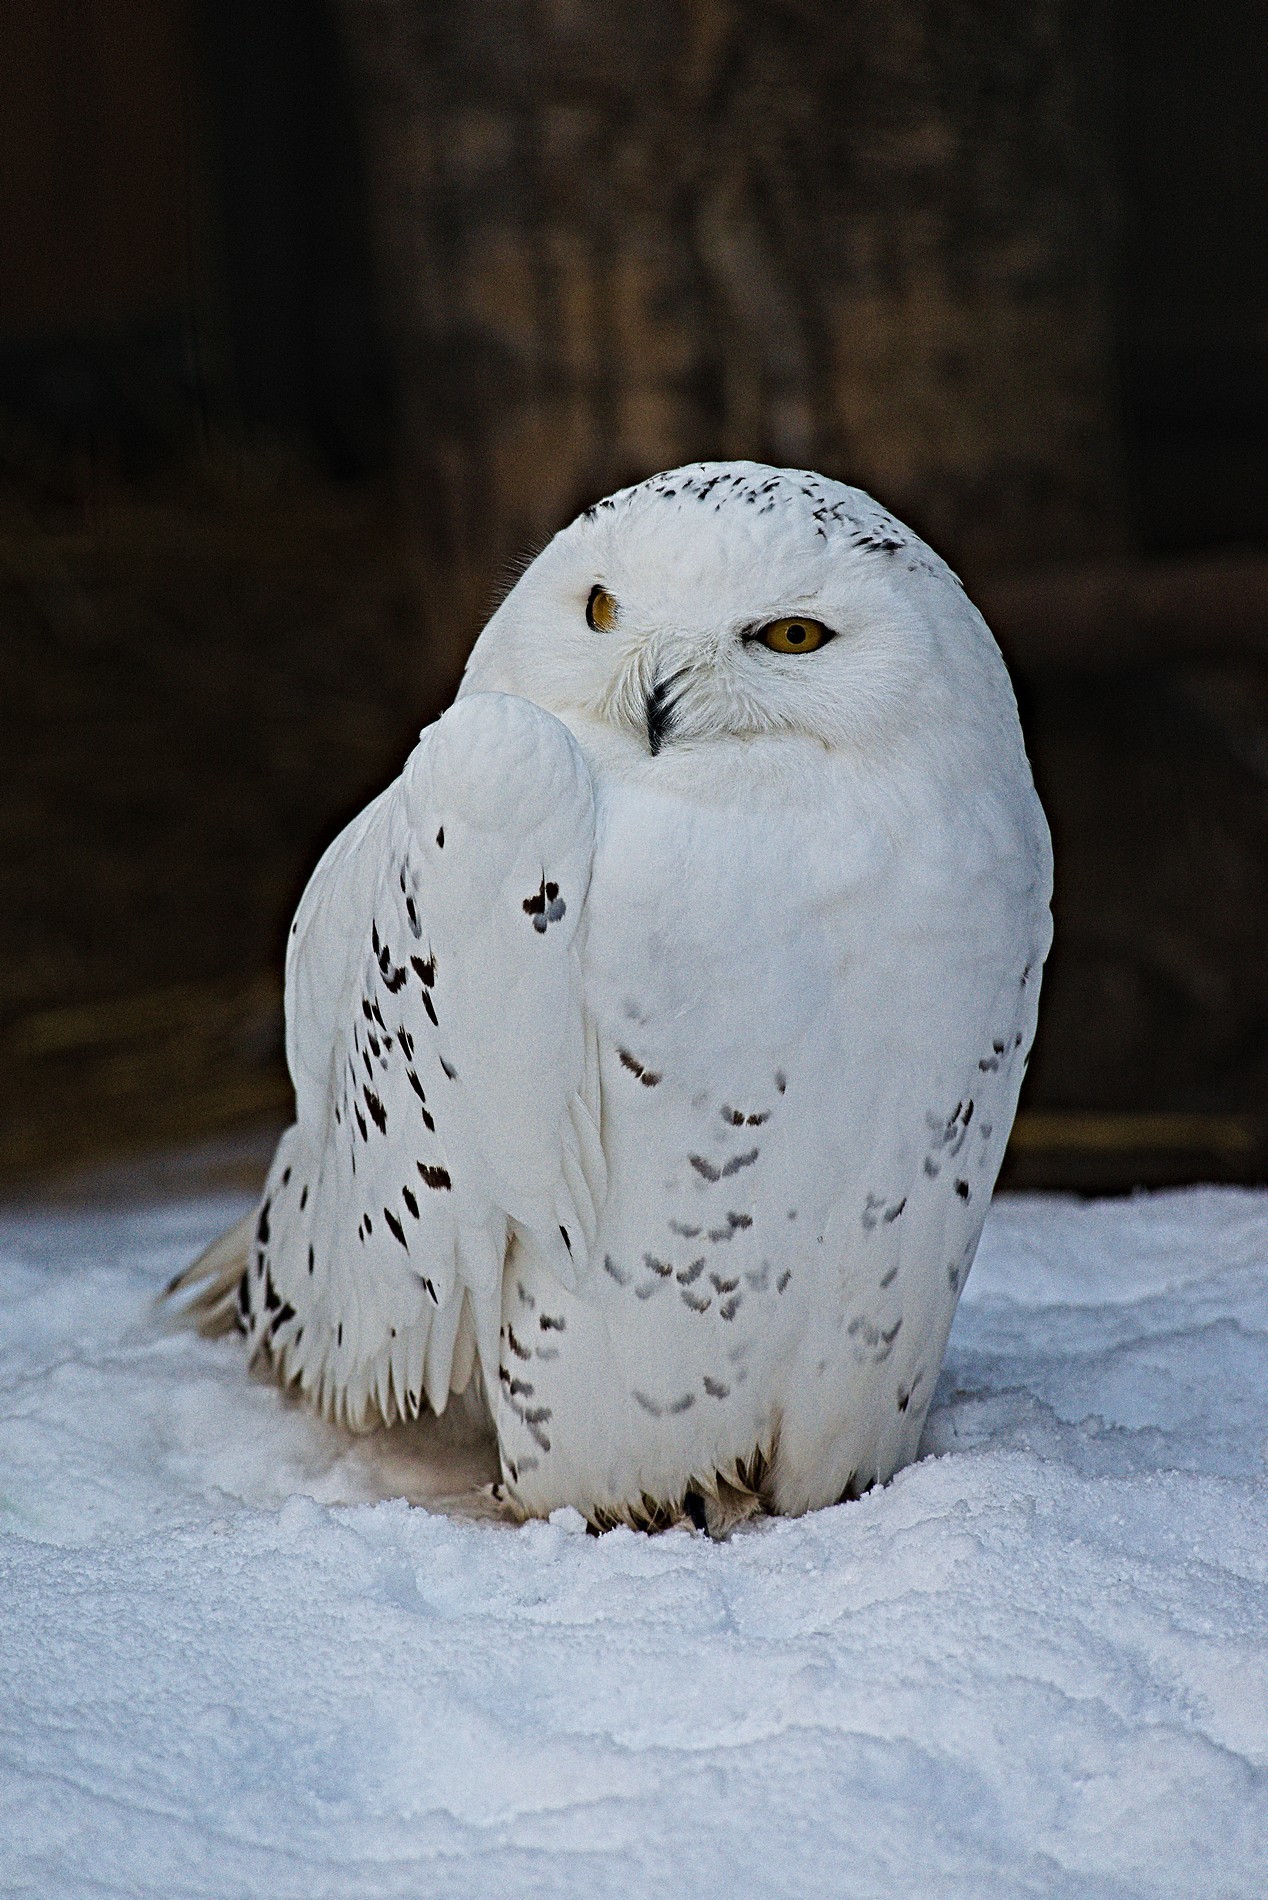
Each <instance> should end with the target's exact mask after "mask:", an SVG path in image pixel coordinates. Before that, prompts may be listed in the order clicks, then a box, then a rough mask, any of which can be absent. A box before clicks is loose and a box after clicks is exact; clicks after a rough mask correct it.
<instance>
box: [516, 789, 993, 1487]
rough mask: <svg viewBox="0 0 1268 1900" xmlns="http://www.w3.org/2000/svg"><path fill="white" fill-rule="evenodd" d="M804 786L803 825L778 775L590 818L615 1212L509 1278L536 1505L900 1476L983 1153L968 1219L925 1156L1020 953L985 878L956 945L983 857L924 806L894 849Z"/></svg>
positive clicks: (594, 991) (595, 1032) (971, 1234)
mask: <svg viewBox="0 0 1268 1900" xmlns="http://www.w3.org/2000/svg"><path fill="white" fill-rule="evenodd" d="M811 763H812V764H813V761H812V762H811ZM814 791H815V794H816V795H815V796H814V798H813V799H812V800H811V801H810V809H812V810H814V811H815V812H817V813H818V814H819V816H818V818H817V819H816V820H814V821H812V820H811V819H809V818H808V817H807V816H806V815H805V809H804V808H803V807H802V806H801V805H799V803H798V801H797V799H796V798H795V797H794V798H790V797H789V796H788V792H787V788H786V786H784V785H782V784H778V783H777V784H776V785H775V786H774V787H773V788H772V787H770V786H769V785H761V786H758V787H755V788H754V789H753V792H752V795H750V796H749V797H747V798H739V799H737V798H736V797H735V796H734V787H733V786H732V787H731V788H730V791H729V795H728V796H727V797H726V799H725V800H719V801H718V802H716V803H713V802H710V801H708V800H701V799H700V798H699V797H698V796H694V797H679V796H676V795H675V793H674V791H673V789H672V787H670V788H666V786H665V785H664V783H663V782H653V783H651V784H649V783H648V782H647V781H646V780H643V781H641V782H637V783H634V784H617V785H615V786H612V785H609V786H608V787H607V788H606V789H605V790H604V792H603V794H602V796H601V799H600V806H599V812H600V817H599V828H598V841H597V848H596V856H595V867H594V872H593V877H592V881H591V886H590V892H589V896H588V899H587V920H586V929H585V934H584V941H583V943H582V946H581V956H582V960H583V971H584V995H585V1008H586V1015H587V1025H588V1031H589V1033H590V1035H591V1036H592V1038H593V1041H594V1045H595V1048H596V1051H597V1060H598V1064H599V1072H600V1078H601V1100H602V1123H601V1127H602V1140H603V1147H604V1153H605V1158H606V1161H607V1170H608V1180H609V1183H610V1189H609V1194H608V1198H607V1201H606V1204H605V1206H604V1207H603V1210H602V1215H601V1220H600V1227H599V1233H598V1237H597V1241H596V1245H595V1249H594V1254H593V1257H592V1258H591V1260H590V1261H589V1263H588V1270H587V1272H586V1273H585V1275H584V1277H583V1279H582V1283H581V1285H580V1287H579V1289H578V1292H577V1293H576V1295H566V1294H564V1293H563V1292H562V1290H561V1289H560V1288H559V1287H558V1283H557V1281H555V1280H554V1279H553V1277H552V1276H551V1275H550V1274H549V1273H548V1272H547V1271H545V1270H544V1269H542V1268H541V1267H539V1266H537V1265H536V1264H535V1263H534V1262H533V1260H532V1259H531V1258H530V1257H528V1256H526V1255H524V1256H520V1257H516V1256H515V1255H513V1256H512V1259H511V1262H510V1266H509V1270H508V1273H507V1278H506V1290H505V1300H504V1340H505V1342H506V1344H505V1348H504V1350H505V1352H506V1354H507V1364H506V1366H505V1368H504V1372H505V1375H506V1376H504V1378H503V1382H502V1384H503V1395H502V1402H503V1407H504V1410H503V1411H502V1412H500V1414H499V1432H500V1436H501V1438H502V1442H503V1444H504V1446H505V1447H506V1461H507V1480H508V1486H509V1488H510V1489H511V1491H512V1493H513V1495H514V1496H516V1497H517V1498H518V1500H519V1501H520V1503H521V1504H522V1505H523V1506H524V1508H527V1509H532V1510H534V1511H538V1510H542V1509H550V1508H552V1506H553V1504H554V1503H555V1502H562V1501H565V1500H567V1499H570V1498H575V1497H576V1496H578V1495H584V1496H587V1497H588V1498H590V1499H592V1500H593V1508H594V1515H595V1516H596V1518H597V1519H598V1520H599V1521H604V1518H605V1516H606V1517H610V1518H611V1519H613V1520H616V1519H619V1518H621V1517H622V1516H626V1515H629V1514H631V1513H633V1514H634V1515H635V1516H638V1515H639V1514H640V1512H641V1514H642V1515H643V1516H648V1515H653V1507H655V1508H656V1509H661V1508H667V1507H668V1506H672V1503H673V1501H674V1500H676V1499H679V1498H681V1497H682V1495H683V1493H684V1490H685V1489H687V1488H689V1487H691V1486H694V1485H697V1484H704V1485H706V1486H707V1485H708V1484H709V1482H710V1481H711V1480H712V1479H714V1478H715V1477H720V1478H721V1479H722V1480H723V1482H724V1483H734V1481H735V1480H736V1476H737V1474H738V1476H739V1479H740V1480H741V1481H743V1482H748V1481H750V1480H751V1481H752V1482H754V1483H757V1482H758V1481H759V1478H760V1483H761V1484H762V1485H763V1486H765V1487H766V1489H767V1491H768V1492H769V1494H770V1495H769V1497H768V1498H767V1500H766V1501H767V1502H769V1503H770V1504H771V1505H772V1506H773V1507H774V1508H777V1509H801V1508H806V1507H807V1506H808V1505H813V1504H821V1503H827V1502H832V1501H835V1499H836V1498H838V1497H839V1496H841V1495H842V1494H843V1493H849V1492H851V1490H852V1489H853V1490H858V1489H861V1488H864V1486H865V1485H866V1484H867V1483H870V1482H872V1481H874V1480H875V1479H876V1478H877V1477H884V1476H888V1475H889V1472H890V1470H892V1469H893V1468H894V1467H895V1466H896V1465H897V1464H898V1463H900V1462H902V1461H903V1459H904V1458H906V1457H910V1456H911V1455H912V1454H913V1453H914V1450H915V1442H916V1439H917V1438H918V1435H919V1430H920V1424H921V1422H922V1420H923V1416H924V1410H925V1407H926V1406H927V1404H928V1400H929V1397H930V1396H931V1393H932V1387H933V1381H934V1378H935V1377H936V1370H937V1362H938V1361H939V1360H940V1358H941V1353H942V1348H943V1345H944V1343H945V1336H946V1330H947V1327H948V1325H949V1323H950V1318H951V1314H952V1311H953V1308H954V1302H955V1292H956V1290H957V1289H956V1288H953V1287H952V1286H951V1284H950V1281H949V1279H948V1275H947V1260H946V1259H944V1255H946V1254H947V1249H948V1247H949V1246H954V1249H955V1252H956V1259H957V1263H958V1262H959V1261H960V1260H961V1258H962V1256H963V1255H964V1253H965V1248H966V1242H967V1241H968V1240H969V1239H971V1243H972V1244H973V1245H975V1244H976V1235H977V1231H978V1230H980V1225H981V1216H982V1214H984V1212H985V1206H986V1202H987V1200H988V1198H989V1181H988V1180H987V1174H988V1173H989V1174H990V1179H992V1180H993V1168H994V1166H997V1154H996V1146H997V1144H995V1143H993V1142H992V1141H990V1140H989V1139H988V1141H987V1143H986V1144H983V1143H982V1140H981V1136H980V1132H978V1133H975V1134H974V1135H973V1137H972V1141H971V1142H970V1141H969V1140H968V1138H967V1137H966V1141H965V1144H964V1147H965V1150H966V1151H967V1152H968V1158H966V1160H965V1163H964V1165H965V1167H966V1168H968V1167H969V1166H970V1161H971V1163H972V1168H973V1175H972V1181H973V1185H972V1186H971V1187H970V1190H969V1199H968V1200H967V1201H966V1200H965V1198H964V1196H963V1195H961V1194H957V1192H956V1190H955V1186H954V1181H955V1180H958V1179H960V1178H962V1177H961V1176H960V1175H958V1174H957V1175H954V1176H949V1177H948V1178H947V1180H946V1181H945V1182H944V1183H943V1184H942V1187H941V1190H940V1191H939V1180H940V1176H941V1173H942V1170H941V1168H939V1174H938V1175H936V1176H930V1175H928V1174H926V1173H925V1172H924V1161H925V1158H926V1155H927V1153H928V1152H929V1149H930V1145H931V1143H932V1142H933V1140H934V1129H933V1127H932V1124H933V1123H934V1122H936V1124H937V1132H938V1136H939V1138H941V1135H942V1133H943V1132H944V1130H945V1127H946V1122H947V1118H948V1116H950V1115H952V1114H953V1113H958V1114H959V1115H960V1116H962V1115H963V1113H964V1106H963V1099H964V1098H963V1093H962V1092H961V1094H960V1095H959V1096H958V1097H957V1095H956V1093H955V1091H956V1090H957V1089H960V1088H961V1082H960V1078H961V1075H962V1074H964V1075H966V1074H968V1073H969V1071H970V1069H971V1070H972V1072H973V1074H975V1075H976V1076H977V1077H978V1079H979V1080H985V1079H987V1078H986V1077H985V1075H984V1073H983V1072H981V1071H978V1070H977V1068H976V1063H977V1060H978V1056H979V1054H980V1048H979V1045H980V1047H981V1048H989V1044H990V1037H989V1036H988V1035H987V1033H986V1032H987V1027H988V1018H989V1016H990V1011H991V1008H992V1007H993V1006H994V1005H995V1003H996V1000H997V998H996V992H997V991H999V990H1000V988H1001V981H1002V979H1001V978H1000V977H999V973H998V972H996V971H995V969H994V964H995V963H996V962H1000V961H1001V959H1002V961H1003V962H1004V963H1008V962H1009V961H1010V960H1011V953H1010V951H1008V950H1006V951H1004V952H1002V953H1001V952H1000V950H999V948H998V945H996V947H995V950H994V952H993V953H992V951H991V941H992V932H993V931H995V930H996V929H997V924H998V917H997V912H998V910H999V905H998V904H997V903H996V904H992V902H991V901H990V899H989V892H988V891H987V889H986V887H987V886H988V885H989V884H990V882H991V878H990V876H989V873H988V874H987V875H985V876H984V875H982V873H981V872H979V874H978V877H977V882H978V883H980V884H981V885H982V886H983V890H982V891H981V892H980V893H978V894H977V895H978V897H979V907H980V916H979V921H978V924H977V926H976V927H975V928H971V929H970V930H969V932H968V936H967V939H966V933H965V922H964V919H965V902H964V898H965V890H964V882H965V879H964V872H963V866H964V865H965V863H966V862H967V861H968V860H969V859H971V858H972V855H973V853H972V849H971V846H972V842H973V841H972V840H971V839H970V838H968V837H967V836H966V837H965V838H964V839H963V840H961V841H959V844H960V846H962V847H963V848H957V845H956V841H955V840H954V839H953V840H951V841H950V842H948V840H947V839H946V838H945V837H944V836H942V835H941V830H942V828H944V827H945V824H946V822H947V821H946V819H945V818H938V819H936V820H935V819H932V818H931V817H930V814H928V813H927V812H926V813H923V814H922V815H921V818H920V821H919V822H918V823H916V822H914V821H913V824H912V835H911V836H910V837H908V838H903V837H902V836H901V835H900V836H898V837H897V838H896V837H895V833H894V827H893V825H892V823H882V822H881V820H880V818H879V817H878V815H877V813H876V811H875V809H874V808H873V809H871V810H868V809H866V808H860V807H859V806H858V805H857V804H855V803H852V801H851V799H850V797H849V786H848V783H847V784H845V785H842V784H836V785H834V786H832V787H831V788H830V792H829V796H827V797H826V798H825V796H824V795H823V789H822V787H815V788H814ZM825 811H826V812H828V813H829V814H831V816H830V821H829V822H828V823H825V822H824V819H823V813H824V812H825ZM965 823H966V825H969V824H971V821H969V820H966V821H965ZM979 856H980V853H979ZM988 861H989V854H988V859H987V860H984V861H983V862H984V863H986V862H988ZM951 865H955V866H957V867H959V868H958V870H957V871H956V872H955V874H954V875H953V874H952V873H951V871H950V869H949V867H950V866H951ZM984 956H985V957H986V960H987V964H988V965H989V966H990V967H987V968H984V967H983V957H984ZM1007 980H1008V981H1011V983H1012V986H1013V987H1016V982H1015V978H1014V977H1012V974H1011V972H1009V973H1007ZM978 1019H980V1022H979V1020H978ZM1010 1034H1011V1032H1010ZM984 1119H986V1118H984ZM997 1119H1001V1120H1002V1119H1003V1118H997ZM981 1126H982V1123H979V1124H978V1128H979V1131H980V1128H981ZM957 1127H958V1122H957ZM935 1165H937V1164H935ZM948 1197H949V1199H950V1206H949V1207H948V1206H946V1203H947V1200H948ZM922 1203H927V1204H928V1205H922ZM949 1228H950V1229H954V1232H953V1233H952V1232H950V1231H948V1229H949ZM913 1242H915V1243H916V1244H915V1246H914V1249H913V1244H912V1243H913ZM904 1243H905V1252H906V1255H907V1258H906V1259H905V1260H904V1259H902V1258H900V1256H901V1255H902V1254H903V1252H904ZM926 1256H927V1257H926ZM896 1267H897V1270H894V1269H895V1268H896ZM966 1270H967V1269H966ZM904 1335H905V1337H904ZM913 1380H914V1381H915V1392H914V1393H913V1392H912V1390H911V1386H912V1382H913ZM526 1388H531V1390H529V1389H526ZM900 1397H901V1398H902V1399H903V1400H904V1401H905V1402H904V1403H903V1404H902V1405H901V1406H900V1403H899V1400H900ZM755 1474H757V1475H756V1476H755Z"/></svg>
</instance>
